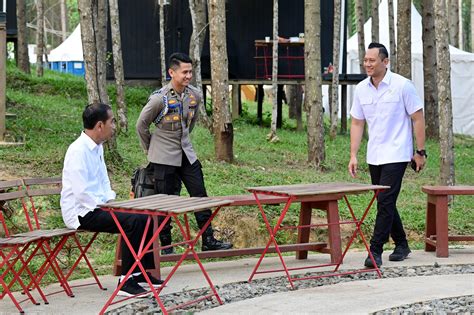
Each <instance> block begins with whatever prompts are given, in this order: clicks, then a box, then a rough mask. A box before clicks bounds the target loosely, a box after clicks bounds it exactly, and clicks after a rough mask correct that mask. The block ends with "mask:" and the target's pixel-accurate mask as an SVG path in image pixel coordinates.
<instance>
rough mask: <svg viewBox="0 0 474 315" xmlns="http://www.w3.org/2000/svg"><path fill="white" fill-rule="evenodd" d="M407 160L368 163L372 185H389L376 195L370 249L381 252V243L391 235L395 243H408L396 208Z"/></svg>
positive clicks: (386, 240)
mask: <svg viewBox="0 0 474 315" xmlns="http://www.w3.org/2000/svg"><path fill="white" fill-rule="evenodd" d="M406 168H407V162H402V163H390V164H384V165H370V164H369V170H370V177H371V178H372V184H374V185H386V186H390V189H388V190H385V191H383V192H381V193H379V195H378V196H377V216H376V219H375V227H374V234H373V235H372V239H371V240H370V250H371V251H372V252H374V253H378V254H382V252H383V245H384V244H385V243H386V242H388V238H389V236H391V237H392V239H393V241H394V242H395V245H402V246H403V245H408V242H407V237H406V234H405V231H404V230H403V224H402V220H401V218H400V215H399V213H398V210H397V198H398V194H399V193H400V188H401V186H402V179H403V175H404V174H405V170H406Z"/></svg>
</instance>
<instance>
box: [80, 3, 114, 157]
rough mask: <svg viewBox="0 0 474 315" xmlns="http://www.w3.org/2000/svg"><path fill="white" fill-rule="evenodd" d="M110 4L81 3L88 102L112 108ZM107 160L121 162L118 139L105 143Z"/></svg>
mask: <svg viewBox="0 0 474 315" xmlns="http://www.w3.org/2000/svg"><path fill="white" fill-rule="evenodd" d="M106 1H107V0H81V1H78V9H79V17H80V23H81V38H82V49H83V54H84V64H85V70H86V73H85V79H86V88H87V98H88V102H89V104H91V103H97V102H101V103H105V104H109V96H108V94H107V84H106V48H107V47H106V44H107V2H106ZM106 148H107V156H108V158H110V160H111V161H112V162H113V163H119V162H121V161H122V157H121V156H120V154H119V152H118V150H117V140H116V135H114V136H113V137H112V138H111V139H110V140H109V141H107V143H106Z"/></svg>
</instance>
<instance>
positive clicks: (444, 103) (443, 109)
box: [434, 1, 455, 185]
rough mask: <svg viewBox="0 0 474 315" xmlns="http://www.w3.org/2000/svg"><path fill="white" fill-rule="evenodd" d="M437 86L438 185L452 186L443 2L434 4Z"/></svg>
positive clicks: (451, 139)
mask: <svg viewBox="0 0 474 315" xmlns="http://www.w3.org/2000/svg"><path fill="white" fill-rule="evenodd" d="M434 12H435V33H436V61H437V67H436V70H437V78H436V82H437V86H438V101H439V138H440V141H439V144H440V158H441V160H440V184H441V185H454V183H455V179H454V139H453V111H452V99H451V73H450V69H451V62H450V56H449V40H448V34H447V32H446V30H447V29H448V21H447V17H446V5H445V2H444V1H435V2H434Z"/></svg>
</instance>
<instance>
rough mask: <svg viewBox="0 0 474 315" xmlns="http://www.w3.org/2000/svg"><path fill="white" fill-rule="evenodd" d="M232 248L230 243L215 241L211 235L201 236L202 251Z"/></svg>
mask: <svg viewBox="0 0 474 315" xmlns="http://www.w3.org/2000/svg"><path fill="white" fill-rule="evenodd" d="M230 248H232V243H226V242H223V241H219V240H216V239H215V238H214V236H213V235H208V236H205V235H203V236H202V251H203V252H204V251H208V250H221V249H230Z"/></svg>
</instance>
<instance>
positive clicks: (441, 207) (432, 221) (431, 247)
mask: <svg viewBox="0 0 474 315" xmlns="http://www.w3.org/2000/svg"><path fill="white" fill-rule="evenodd" d="M422 191H423V192H425V193H426V194H427V196H428V204H427V207H426V226H425V251H427V252H432V251H435V250H436V257H448V255H449V249H448V242H449V241H474V235H449V233H448V196H450V195H474V186H423V188H422Z"/></svg>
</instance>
